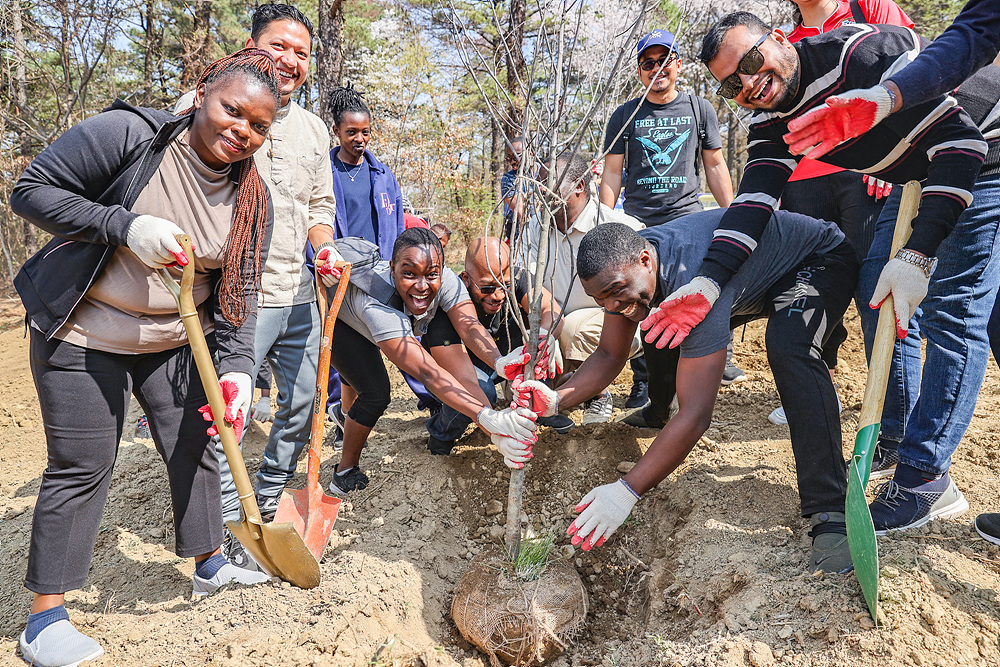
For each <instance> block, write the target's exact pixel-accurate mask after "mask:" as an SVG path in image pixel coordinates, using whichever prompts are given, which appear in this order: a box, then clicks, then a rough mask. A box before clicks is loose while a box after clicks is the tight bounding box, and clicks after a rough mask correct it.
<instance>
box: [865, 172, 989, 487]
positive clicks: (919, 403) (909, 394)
mask: <svg viewBox="0 0 1000 667" xmlns="http://www.w3.org/2000/svg"><path fill="white" fill-rule="evenodd" d="M901 192H902V188H895V189H894V191H893V193H892V195H891V196H890V197H889V200H888V201H887V202H886V205H885V208H884V209H883V210H882V215H881V216H880V217H879V221H878V223H877V225H876V229H875V240H874V241H873V242H872V246H871V250H870V252H869V253H868V257H867V259H865V261H864V264H863V265H862V269H861V277H860V284H859V292H860V296H861V297H862V307H861V308H860V311H861V317H862V329H863V330H864V332H865V350H866V352H867V354H868V355H869V357H870V355H871V346H872V342H873V341H874V338H875V322H876V321H877V320H878V311H876V310H873V309H871V308H869V307H868V306H867V305H865V304H867V303H868V302H869V301H870V300H871V296H872V294H873V293H874V291H875V285H876V283H877V282H878V277H879V274H880V273H881V272H882V267H884V266H885V264H886V262H887V261H888V259H889V250H890V245H891V243H892V232H893V228H894V226H895V223H896V213H897V211H898V210H899V202H900V195H901ZM973 197H974V199H973V202H972V206H970V207H969V208H968V209H966V210H965V212H964V213H963V214H962V215H961V217H959V219H958V223H957V224H956V225H955V229H954V230H952V232H951V234H950V235H949V236H948V237H947V238H946V239H945V240H944V242H943V243H942V244H941V246H940V247H939V248H938V253H937V257H938V265H937V269H936V270H935V271H934V275H933V276H931V281H930V286H929V288H928V291H927V297H926V298H925V299H924V300H923V302H922V303H921V305H920V308H918V309H917V313H916V315H915V316H914V317H913V318H912V319H911V320H910V323H909V334H908V335H907V337H906V338H905V339H903V340H902V341H898V340H897V341H896V344H895V346H894V349H893V355H892V368H891V370H890V374H889V386H888V389H887V391H886V397H885V407H884V408H883V411H882V425H881V432H882V437H884V438H886V439H888V440H894V441H897V442H899V443H900V445H899V458H900V461H901V462H902V463H905V464H907V465H909V466H912V467H914V468H917V469H918V470H922V471H924V472H927V473H932V474H943V473H945V472H947V471H948V467H949V466H950V465H951V455H952V453H954V451H955V449H956V448H957V447H958V444H959V442H960V441H961V439H962V436H963V435H964V434H965V430H966V428H967V427H968V426H969V421H970V420H971V418H972V412H973V410H974V409H975V407H976V398H977V396H978V395H979V389H980V387H981V386H982V383H983V377H984V375H985V373H986V365H987V362H988V359H989V341H988V336H987V324H988V321H989V318H990V312H991V310H992V309H993V304H994V302H995V300H996V295H997V286H998V285H1000V260H998V259H997V258H996V256H995V255H996V252H997V249H998V247H997V243H998V238H997V237H998V221H1000V212H998V206H1000V174H994V175H991V176H983V177H981V178H980V179H979V180H978V181H977V182H976V186H975V189H974V190H973ZM921 337H923V339H924V340H925V341H926V342H927V349H926V353H925V357H926V358H925V361H924V363H923V368H922V369H921V363H920V339H921ZM921 371H922V372H921Z"/></svg>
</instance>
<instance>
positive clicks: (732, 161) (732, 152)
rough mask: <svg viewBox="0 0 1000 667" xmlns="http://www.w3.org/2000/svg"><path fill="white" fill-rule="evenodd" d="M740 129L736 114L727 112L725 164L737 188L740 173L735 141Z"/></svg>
mask: <svg viewBox="0 0 1000 667" xmlns="http://www.w3.org/2000/svg"><path fill="white" fill-rule="evenodd" d="M739 131H740V124H739V121H738V119H737V118H736V114H735V113H733V112H732V111H731V110H730V112H729V132H728V136H727V137H726V166H728V167H729V175H730V177H732V179H733V185H734V187H733V189H734V190H736V189H738V188H739V183H740V174H739V171H740V170H739V165H738V164H737V163H736V143H737V136H736V134H737V132H739Z"/></svg>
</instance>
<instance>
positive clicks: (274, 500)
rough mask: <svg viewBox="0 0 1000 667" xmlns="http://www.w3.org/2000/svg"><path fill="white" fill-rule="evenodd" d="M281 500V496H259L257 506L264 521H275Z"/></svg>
mask: <svg viewBox="0 0 1000 667" xmlns="http://www.w3.org/2000/svg"><path fill="white" fill-rule="evenodd" d="M280 502H281V496H257V507H259V508H260V518H261V520H262V521H263V522H264V523H271V522H272V521H274V515H275V513H277V511H278V503H280Z"/></svg>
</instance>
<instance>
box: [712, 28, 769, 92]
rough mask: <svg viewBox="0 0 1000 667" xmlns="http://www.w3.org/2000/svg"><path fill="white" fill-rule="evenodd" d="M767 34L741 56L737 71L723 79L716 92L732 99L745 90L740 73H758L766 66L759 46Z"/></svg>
mask: <svg viewBox="0 0 1000 667" xmlns="http://www.w3.org/2000/svg"><path fill="white" fill-rule="evenodd" d="M767 35H768V33H764V34H763V35H761V36H760V39H758V40H757V43H756V44H754V45H753V46H752V47H750V50H749V51H747V52H746V53H745V54H743V57H742V58H740V64H739V65H737V66H736V71H735V72H733V73H732V74H730V75H729V76H727V77H726V78H725V79H723V80H722V82H721V83H720V85H719V88H718V89H717V90H716V91H715V92H717V93H718V94H719V95H722V96H723V97H725V98H726V99H727V100H731V99H733V98H734V97H736V96H737V95H739V94H740V91H741V90H743V81H742V80H740V74H746V75H750V74H756V73H757V72H759V71H760V68H761V67H763V66H764V54H762V53H761V52H760V49H758V48H757V47H758V46H760V45H761V44H763V43H764V40H765V39H767Z"/></svg>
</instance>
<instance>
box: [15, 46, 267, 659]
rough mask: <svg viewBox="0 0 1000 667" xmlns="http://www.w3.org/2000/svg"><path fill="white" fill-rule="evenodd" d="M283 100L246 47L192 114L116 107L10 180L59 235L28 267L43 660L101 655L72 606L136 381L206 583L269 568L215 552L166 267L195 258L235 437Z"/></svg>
mask: <svg viewBox="0 0 1000 667" xmlns="http://www.w3.org/2000/svg"><path fill="white" fill-rule="evenodd" d="M277 108H278V87H277V81H276V69H275V66H274V62H273V60H272V59H271V57H270V56H269V55H268V54H267V53H266V52H263V51H259V50H257V49H244V50H242V51H239V52H237V53H236V54H233V55H232V56H229V57H227V58H223V59H222V60H219V61H217V62H215V63H213V64H212V65H210V66H209V67H208V68H207V69H206V71H205V73H204V74H203V75H202V77H201V78H200V79H199V81H198V88H197V94H196V96H195V100H194V105H193V107H192V108H191V109H189V110H188V111H187V112H186V113H184V114H182V115H180V116H179V117H178V116H174V115H173V114H170V113H168V112H165V111H158V110H156V109H145V108H135V107H132V106H129V105H127V104H125V103H124V102H121V101H116V102H115V103H114V104H113V105H112V106H111V108H110V109H109V110H107V111H105V112H103V113H101V114H98V115H97V116H94V117H92V118H89V119H87V120H85V121H83V122H81V123H79V124H78V125H76V126H75V127H73V128H71V129H70V130H68V131H67V132H66V133H65V134H63V135H62V136H61V137H60V138H59V139H58V140H56V141H55V142H53V143H52V145H50V146H49V147H48V148H46V149H45V150H44V151H43V152H42V153H41V154H40V155H39V156H38V157H37V158H35V160H34V161H33V162H32V163H31V164H30V165H29V166H28V168H27V169H26V170H25V171H24V174H23V175H22V176H21V178H20V179H19V180H18V182H17V185H16V186H15V188H14V192H13V194H12V196H11V202H10V203H11V207H12V208H13V210H14V211H15V212H16V213H17V214H18V215H20V216H22V217H24V218H26V219H27V220H28V221H30V222H31V223H33V224H35V225H37V226H38V227H40V228H42V229H44V230H45V231H47V232H49V233H51V234H52V235H53V237H54V238H53V240H52V241H51V242H49V243H48V244H47V245H46V246H45V247H44V248H43V249H42V250H41V251H40V252H38V253H37V254H36V255H35V256H33V257H32V258H31V259H29V260H28V261H27V262H26V263H25V265H24V267H23V268H22V269H21V271H20V273H19V274H18V276H17V278H16V279H15V286H16V287H17V290H18V293H19V294H20V296H21V299H22V301H23V302H24V306H25V310H26V311H27V319H28V321H29V323H30V330H31V343H30V354H31V370H32V375H33V377H34V381H35V386H36V388H37V390H38V398H39V403H40V407H41V413H42V419H43V422H44V425H45V434H46V441H47V447H48V467H47V468H46V470H45V473H44V474H43V476H42V483H41V488H40V489H39V492H38V501H37V503H36V505H35V513H34V520H33V523H32V534H31V547H30V551H29V553H28V570H27V576H26V577H25V586H26V587H27V588H28V589H29V590H31V591H32V592H33V593H34V601H33V603H32V606H31V614H30V615H29V616H28V623H27V627H26V628H25V631H24V632H23V633H22V634H21V638H20V644H21V651H22V654H23V657H24V658H25V660H27V661H28V662H31V663H32V664H35V665H44V666H45V667H56V666H61V665H77V664H79V663H80V662H81V661H84V660H93V659H95V658H97V657H98V656H100V655H101V654H102V653H103V649H102V648H101V646H100V645H99V644H98V643H97V642H95V641H94V640H93V639H91V638H89V637H87V636H85V635H83V634H82V633H80V632H78V631H77V630H76V629H75V628H74V627H73V625H72V624H71V623H70V621H69V616H68V614H67V613H66V609H65V607H64V606H63V602H64V599H65V592H66V591H68V590H72V589H76V588H80V587H81V586H83V585H84V583H85V581H86V578H87V571H88V570H89V568H90V561H91V558H92V555H93V550H94V545H95V543H96V539H97V533H98V528H99V527H100V521H101V514H102V512H103V508H104V504H105V502H106V500H107V495H108V487H109V485H110V483H111V473H112V467H113V465H114V461H115V456H116V453H117V446H118V441H119V439H120V437H121V434H122V425H123V421H124V418H125V414H126V411H127V409H128V402H129V394H131V393H134V394H135V396H136V398H137V399H138V401H139V403H140V405H141V406H142V407H143V408H144V409H145V411H146V415H147V416H148V418H149V426H150V430H151V432H152V436H153V440H154V442H155V444H156V448H157V451H158V452H159V453H160V455H161V456H162V457H163V460H164V462H165V463H166V466H167V477H168V481H169V486H170V493H171V498H172V500H173V512H174V514H173V520H174V528H175V552H176V553H177V555H178V556H181V557H183V558H189V557H193V558H194V560H195V574H194V591H193V592H194V594H196V595H207V594H208V593H211V592H212V591H214V590H216V589H218V588H219V587H220V586H221V585H223V584H226V583H230V582H231V581H234V580H235V581H237V582H239V583H246V584H251V583H261V582H264V581H267V580H268V577H267V575H265V574H262V573H259V572H249V571H247V570H242V569H240V568H237V567H235V566H233V565H230V564H228V563H227V562H226V560H225V559H224V558H223V557H222V556H221V555H219V545H220V544H221V543H222V539H223V534H222V531H223V529H222V507H221V501H220V487H219V464H218V460H217V459H216V457H215V453H214V449H213V447H212V446H211V445H210V440H209V436H208V434H207V433H206V429H205V424H204V421H203V420H202V417H201V415H199V414H198V412H199V408H200V407H201V406H203V405H204V404H205V403H206V402H207V400H206V398H205V392H204V390H203V388H202V384H201V380H200V379H199V376H198V370H197V367H196V366H195V364H194V360H193V357H192V354H191V350H190V347H189V345H188V341H187V336H186V334H185V331H184V326H183V324H182V323H181V319H180V317H179V315H178V313H177V308H176V305H175V303H174V301H173V298H172V297H171V296H170V294H169V293H168V292H167V290H166V288H165V287H163V285H162V284H161V283H160V281H159V279H158V278H157V276H156V275H154V274H155V271H156V270H157V269H160V268H164V267H168V268H169V267H176V266H177V265H178V264H179V265H182V266H186V265H187V264H188V263H190V262H194V264H195V269H196V270H195V276H196V277H195V285H194V299H195V302H196V303H197V304H198V310H199V316H200V319H201V324H202V328H203V329H204V331H205V334H206V337H207V339H208V341H209V346H210V347H211V348H212V350H213V352H214V353H215V355H216V358H217V360H218V365H219V372H220V374H221V378H220V383H221V384H223V385H224V387H225V391H224V394H225V395H226V396H227V409H226V419H227V420H228V421H231V422H234V423H235V428H236V429H237V432H239V430H240V428H241V426H240V422H242V420H243V419H244V415H245V414H246V413H247V412H248V410H249V406H250V397H251V395H252V381H251V378H250V373H251V371H252V369H253V356H254V355H253V350H254V347H253V339H254V329H255V326H256V311H257V308H256V295H257V290H258V286H259V283H260V275H261V267H262V266H263V264H264V260H265V258H266V254H267V248H268V244H269V242H270V235H271V226H272V215H271V207H270V200H269V196H268V192H267V188H266V187H265V186H264V184H263V183H262V181H261V179H260V176H259V175H258V174H257V171H256V168H255V167H254V162H253V159H252V155H253V152H254V151H255V150H257V149H258V148H259V147H260V146H261V144H262V143H263V141H264V137H265V135H266V133H267V131H268V127H269V125H270V124H271V122H272V121H273V119H274V115H275V111H276V109H277ZM161 216H162V217H161ZM181 233H186V234H188V235H189V236H190V237H191V239H192V241H193V243H194V247H193V253H192V255H193V256H191V257H188V256H187V255H186V254H185V253H184V251H183V250H182V248H181V247H180V245H179V244H178V243H177V241H176V239H175V238H174V237H175V235H176V234H181ZM170 270H171V271H172V272H174V273H175V275H179V273H178V271H179V270H178V269H177V268H171V269H170Z"/></svg>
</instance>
